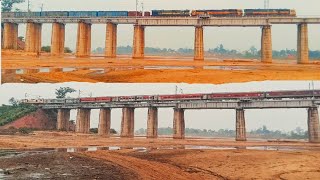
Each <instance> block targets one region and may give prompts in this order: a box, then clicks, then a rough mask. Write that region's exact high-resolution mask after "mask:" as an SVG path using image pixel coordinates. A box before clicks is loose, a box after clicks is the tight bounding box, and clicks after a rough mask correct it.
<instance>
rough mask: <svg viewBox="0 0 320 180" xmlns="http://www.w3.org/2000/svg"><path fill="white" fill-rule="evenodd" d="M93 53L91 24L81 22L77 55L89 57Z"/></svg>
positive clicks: (79, 24)
mask: <svg viewBox="0 0 320 180" xmlns="http://www.w3.org/2000/svg"><path fill="white" fill-rule="evenodd" d="M90 54H91V24H88V23H84V22H79V23H78V33H77V50H76V56H77V57H87V56H90Z"/></svg>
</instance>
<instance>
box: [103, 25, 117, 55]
mask: <svg viewBox="0 0 320 180" xmlns="http://www.w3.org/2000/svg"><path fill="white" fill-rule="evenodd" d="M105 56H106V57H107V58H115V57H116V56H117V25H116V24H113V23H107V32H106V48H105Z"/></svg>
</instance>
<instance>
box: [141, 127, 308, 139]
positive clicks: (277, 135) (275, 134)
mask: <svg viewBox="0 0 320 180" xmlns="http://www.w3.org/2000/svg"><path fill="white" fill-rule="evenodd" d="M135 133H136V134H138V135H146V133H147V130H146V129H143V128H141V129H139V130H137V131H136V132H135ZM158 134H159V135H172V134H173V129H172V128H171V127H167V128H158ZM185 134H186V135H187V136H202V137H235V136H236V131H235V130H230V129H219V130H211V129H194V128H186V129H185ZM247 137H251V138H273V139H307V138H308V131H304V130H303V129H301V128H300V127H297V128H296V129H294V130H292V131H289V132H282V131H279V130H269V129H268V128H267V127H266V126H262V127H261V128H258V129H256V130H251V131H249V132H247Z"/></svg>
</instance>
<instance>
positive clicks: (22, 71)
mask: <svg viewBox="0 0 320 180" xmlns="http://www.w3.org/2000/svg"><path fill="white" fill-rule="evenodd" d="M23 73H24V70H23V69H17V70H16V74H23Z"/></svg>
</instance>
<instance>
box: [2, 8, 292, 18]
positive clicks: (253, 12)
mask: <svg viewBox="0 0 320 180" xmlns="http://www.w3.org/2000/svg"><path fill="white" fill-rule="evenodd" d="M202 16H208V17H296V16H297V14H296V11H295V10H294V9H216V10H152V11H151V12H150V11H146V12H141V11H41V12H2V17H4V18H31V17H54V18H59V17H98V18H99V17H202Z"/></svg>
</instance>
